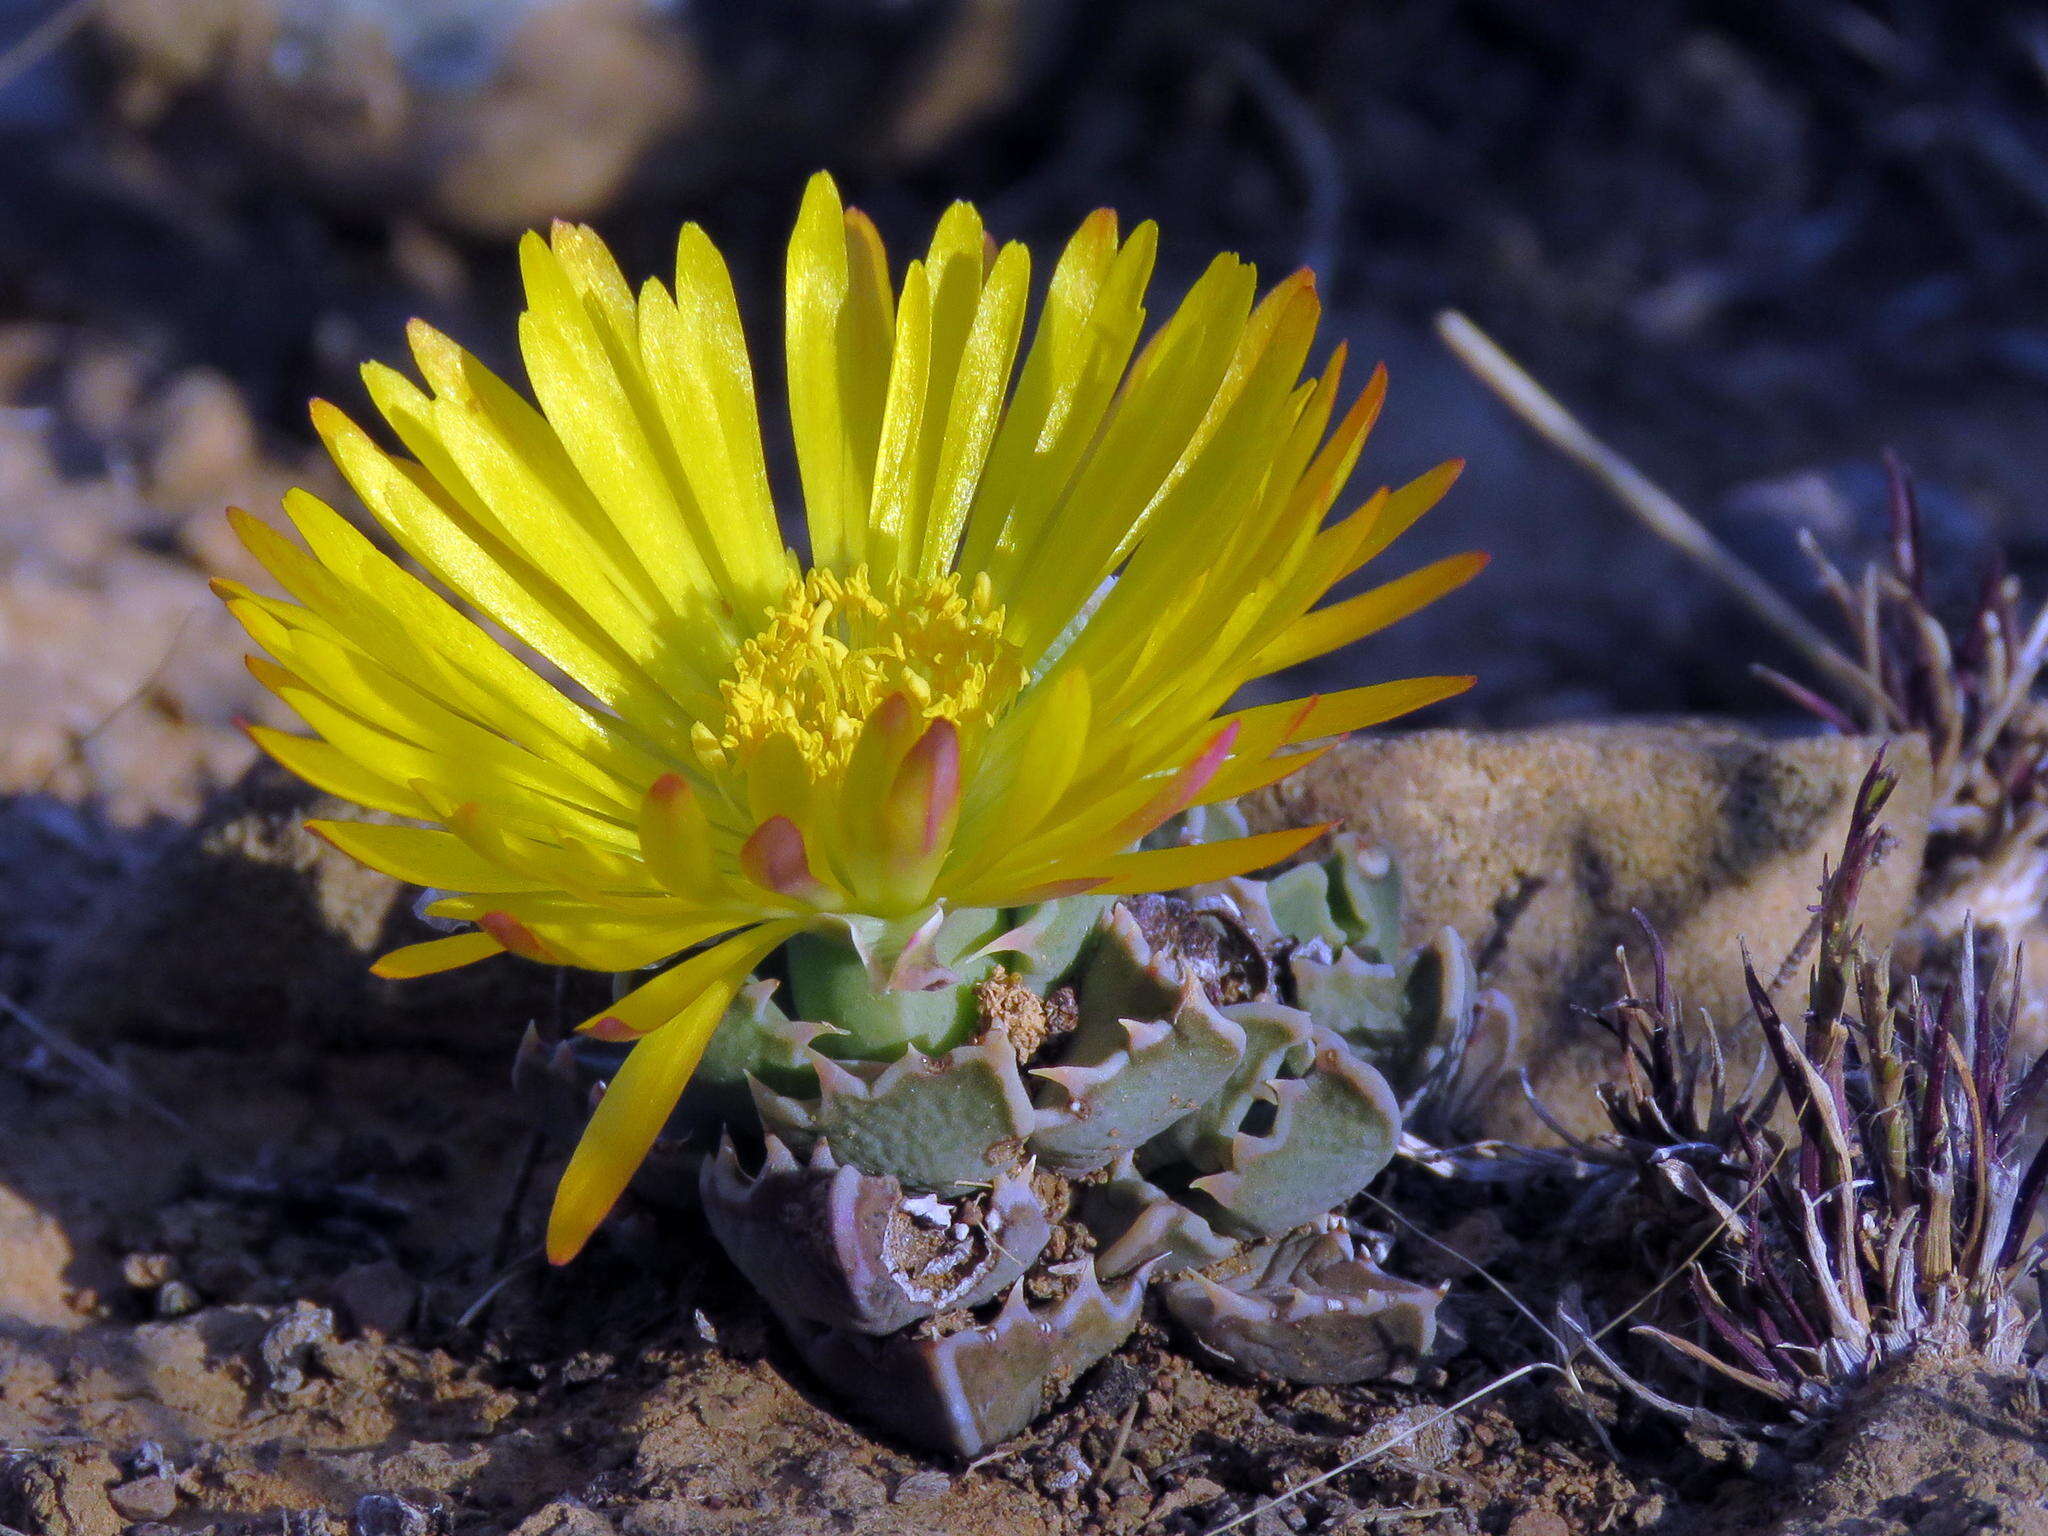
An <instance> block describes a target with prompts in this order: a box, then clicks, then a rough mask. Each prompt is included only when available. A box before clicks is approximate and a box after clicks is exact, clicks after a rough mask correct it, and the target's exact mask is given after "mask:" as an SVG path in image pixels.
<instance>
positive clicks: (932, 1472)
mask: <svg viewBox="0 0 2048 1536" xmlns="http://www.w3.org/2000/svg"><path fill="white" fill-rule="evenodd" d="M952 1491H953V1479H952V1478H951V1477H949V1476H947V1475H946V1474H945V1473H944V1472H941V1471H939V1470H938V1469H937V1468H936V1467H927V1468H926V1469H925V1470H924V1471H922V1472H912V1473H910V1474H909V1475H908V1476H906V1477H904V1478H902V1479H901V1480H899V1481H898V1482H897V1484H896V1491H895V1492H894V1493H893V1494H891V1495H890V1497H891V1498H893V1499H894V1500H895V1501H896V1502H897V1503H898V1504H918V1503H922V1502H924V1501H925V1500H926V1499H943V1498H944V1497H945V1496H946V1495H947V1494H949V1493H951V1492H952Z"/></svg>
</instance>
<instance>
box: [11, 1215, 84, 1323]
mask: <svg viewBox="0 0 2048 1536" xmlns="http://www.w3.org/2000/svg"><path fill="white" fill-rule="evenodd" d="M71 1259H72V1252H71V1240H70V1238H69V1237H68V1236H66V1235H65V1232H64V1229H63V1227H61V1226H60V1225H58V1223H57V1222H56V1220H55V1219H54V1218H52V1217H51V1216H50V1215H49V1213H48V1212H46V1211H43V1210H40V1209H38V1208H37V1207H36V1206H33V1205H31V1204H29V1202H28V1201H26V1200H24V1199H23V1198H22V1197H21V1196H20V1195H18V1194H16V1193H15V1192H14V1191H13V1190H12V1189H9V1188H7V1187H6V1186H5V1185H0V1335H4V1334H6V1333H7V1332H8V1331H9V1329H10V1328H11V1327H19V1326H22V1325H26V1326H28V1327H31V1328H64V1329H70V1328H79V1327H83V1326H84V1324H85V1321H86V1320H85V1318H84V1317H83V1316H82V1315H80V1314H79V1312H77V1311H76V1310H75V1309H74V1308H73V1307H72V1305H71V1298H70V1292H71V1287H70V1284H69V1282H68V1281H67V1280H66V1271H68V1270H69V1268H70V1267H71Z"/></svg>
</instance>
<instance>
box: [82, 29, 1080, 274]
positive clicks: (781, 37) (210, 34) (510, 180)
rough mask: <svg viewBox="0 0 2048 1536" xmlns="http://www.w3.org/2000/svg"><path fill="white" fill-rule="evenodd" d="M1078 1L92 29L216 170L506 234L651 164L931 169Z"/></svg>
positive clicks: (1011, 83) (1037, 59)
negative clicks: (193, 123)
mask: <svg viewBox="0 0 2048 1536" xmlns="http://www.w3.org/2000/svg"><path fill="white" fill-rule="evenodd" d="M1074 10H1075V8H1074V7H1072V6H1071V5H1070V4H1068V3H1065V0H1060V3H1034V0H799V3H797V4H793V5H785V6H771V7H751V6H746V5H724V6H690V5H678V4H675V3H673V0H417V3H408V0H199V3H196V4H195V3H193V0H105V3H104V4H102V5H100V6H98V7H96V9H95V14H94V19H93V23H92V25H93V27H94V29H95V31H96V33H97V35H98V37H99V40H100V42H101V44H102V47H103V50H104V51H105V52H106V54H107V55H108V56H109V58H110V61H111V63H112V70H111V78H112V85H111V99H112V105H113V108H114V111H115V113H116V115H117V116H118V117H119V118H121V119H122V120H123V121H124V122H125V123H126V124H128V125H130V126H131V127H134V128H137V129H141V130H143V131H145V132H146V131H149V130H152V129H154V128H155V127H156V126H158V125H159V124H160V123H161V122H163V121H165V120H167V119H168V118H170V116H171V114H172V113H173V112H174V111H176V110H177V109H179V108H181V107H188V106H189V107H197V108H198V109H199V110H200V111H202V112H204V113H207V114H210V115H211V116H213V117H214V118H216V119H217V120H218V122H219V123H220V124H221V126H222V127H223V128H224V129H225V131H224V132H217V133H214V134H212V135H209V136H207V139H206V143H205V147H204V150H203V153H205V154H206V155H207V156H209V157H210V159H211V160H212V161H213V162H215V163H211V164H208V165H206V166H205V167H204V170H206V171H209V172H212V173H215V174H216V176H217V174H218V172H219V171H220V169H221V164H220V163H219V162H225V163H227V164H229V165H232V166H235V167H236V168H238V169H240V170H242V171H245V172H253V173H255V174H256V175H258V176H261V177H266V178H268V179H272V180H280V179H282V180H288V181H289V183H290V185H291V189H292V191H293V192H294V193H297V194H299V195H306V194H308V193H310V194H311V195H312V196H313V197H314V198H315V199H316V200H318V201H322V202H325V203H327V204H329V205H332V206H336V207H339V208H343V209H347V210H350V211H353V212H356V213H366V214H371V215H374V216H377V217H380V218H396V219H398V220H400V221H401V222H402V221H405V220H409V219H414V218H421V219H427V220H431V221H434V222H437V223H439V224H441V225H443V226H446V227H449V228H451V229H455V230H459V231H462V232H465V233H470V234H483V235H491V236H500V237H502V236H504V235H508V234H512V233H516V232H517V231H519V230H522V229H525V228H528V227H531V226H534V225H544V224H545V223H546V222H547V221H548V220H550V219H553V218H589V217H593V216H595V215H597V214H599V213H602V212H603V211H605V210H606V209H607V208H610V207H611V206H613V205H614V204H615V203H617V202H619V201H621V199H622V194H624V193H625V192H626V191H627V190H628V189H629V188H630V187H632V186H633V185H634V184H635V183H636V182H637V181H640V180H642V179H645V180H648V181H650V182H654V183H658V184H660V185H662V186H664V187H666V188H669V189H674V188H676V187H690V188H699V189H701V188H709V187H715V186H719V185H720V184H721V182H722V181H724V180H726V179H729V178H731V177H733V176H734V175H736V174H741V175H744V174H747V173H755V174H758V173H759V172H760V171H761V170H762V169H763V168H764V167H772V168H773V169H774V170H775V171H776V172H777V173H778V174H780V175H783V176H787V175H790V174H792V173H793V172H794V171H796V170H809V169H812V168H814V167H815V166H816V165H818V164H822V163H826V162H828V161H829V162H830V163H831V164H833V165H835V166H838V167H840V168H842V169H846V168H850V167H854V166H858V165H863V164H865V165H872V166H876V167H888V168H896V169H900V168H903V167H905V166H909V165H915V164H918V163H921V162H924V161H927V160H929V159H931V158H932V157H933V156H935V155H937V154H938V153H940V152H941V151H943V150H946V149H948V148H950V147H952V146H953V145H954V144H955V143H956V142H957V141H958V140H959V138H960V137H961V136H962V135H963V134H964V133H966V132H967V131H968V130H969V129H971V128H973V127H975V126H977V125H978V124H980V123H983V122H985V121H987V120H988V119H989V118H990V117H991V116H993V115H995V114H997V113H999V112H1001V111H1002V110H1003V109H1005V108H1006V107H1008V106H1010V105H1011V104H1013V103H1015V102H1017V101H1018V100H1020V99H1021V98H1022V97H1023V96H1024V95H1025V93H1026V90H1027V87H1028V86H1029V84H1030V82H1031V81H1033V80H1034V79H1037V78H1038V77H1039V76H1040V75H1041V74H1042V73H1043V71H1044V70H1045V69H1046V68H1047V67H1048V66H1049V64H1050V62H1051V61H1052V60H1054V59H1055V58H1056V57H1057V44H1058V43H1059V42H1060V40H1062V39H1063V38H1065V37H1066V36H1067V35H1068V34H1069V30H1070V28H1071V24H1072V13H1073V11H1074ZM181 152H182V151H181ZM280 172H282V173H283V175H282V177H280V174H279V173H280ZM417 249H418V248H417V245H416V244H415V245H414V246H413V248H412V250H411V251H410V252H404V253H401V257H402V258H405V257H407V256H410V255H416V254H417ZM406 264H408V265H409V264H410V262H409V261H408V262H407V263H406ZM431 286H433V287H435V288H446V287H447V286H448V285H447V284H445V283H441V282H438V281H437V282H436V283H434V284H433V285H431Z"/></svg>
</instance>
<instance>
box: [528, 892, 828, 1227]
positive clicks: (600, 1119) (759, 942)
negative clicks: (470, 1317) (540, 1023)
mask: <svg viewBox="0 0 2048 1536" xmlns="http://www.w3.org/2000/svg"><path fill="white" fill-rule="evenodd" d="M796 927H797V925H796V924H795V923H791V922H782V923H764V924H763V925H762V926H760V927H758V928H754V929H750V930H749V931H747V932H745V933H740V934H735V935H734V936H733V937H731V938H729V939H727V940H725V941H724V942H723V943H721V944H718V945H716V946H714V947H713V948H711V949H708V950H705V951H704V952H703V953H702V954H699V955H692V956H691V957H690V958H689V959H688V960H685V961H684V962H683V963H682V964H680V965H677V966H673V967H671V968H670V969H669V970H666V971H664V972H662V973H661V975H659V976H657V977H655V978H654V979H653V980H652V981H650V982H648V983H646V984H645V985H644V986H641V987H639V988H638V989H636V990H635V991H633V992H631V993H629V994H627V996H625V997H623V998H621V999H619V1001H618V1002H617V1003H616V1004H615V1005H614V1006H613V1007H612V1008H610V1009H609V1010H607V1011H606V1013H604V1014H602V1015H600V1016H599V1019H606V1020H610V1021H611V1022H612V1023H613V1024H616V1025H623V1026H624V1027H626V1028H627V1029H628V1030H630V1031H633V1032H636V1033H639V1034H641V1035H643V1037H644V1038H642V1039H641V1040H640V1042H639V1044H637V1045H635V1046H634V1047H633V1049H632V1050H631V1051H630V1052H628V1053H627V1055H626V1059H625V1061H624V1063H623V1064H622V1065H621V1066H620V1067H619V1070H618V1073H617V1074H616V1075H615V1076H614V1077H613V1078H612V1080H611V1084H610V1086H609V1087H608V1088H607V1089H606V1090H605V1095H604V1097H603V1098H602V1099H600V1100H598V1103H597V1108H596V1110H595V1111H594V1112H593V1113H592V1114H591V1117H590V1124H589V1125H588V1126H587V1127H585V1129H584V1132H583V1139H582V1140H580V1141H579V1142H577V1143H576V1150H575V1152H573V1153H572V1154H571V1155H570V1158H569V1166H568V1167H567V1168H565V1169H564V1170H563V1171H562V1181H561V1183H560V1184H558V1185H557V1186H556V1188H555V1204H554V1209H553V1210H552V1211H550V1212H549V1214H548V1235H547V1249H548V1261H549V1262H550V1263H553V1264H566V1263H568V1262H569V1260H571V1259H573V1258H575V1257H576V1255H577V1253H579V1252H580V1251H581V1250H582V1248H583V1245H584V1243H585V1242H587V1241H588V1240H589V1238H590V1234H591V1233H592V1232H594V1231H596V1230H597V1225H598V1223H599V1222H601V1221H603V1220H604V1219H605V1217H606V1216H607V1215H609V1214H610V1213H611V1208H612V1207H613V1206H614V1205H616V1204H617V1203H618V1199H619V1196H620V1195H622V1194H624V1193H625V1189H626V1185H627V1183H628V1182H629V1181H630V1180H631V1179H632V1177H633V1174H634V1171H635V1170H636V1169H638V1168H639V1166H640V1164H641V1163H642V1162H643V1161H644V1160H645V1159H646V1156H647V1153H648V1151H649V1149H650V1148H652V1147H653V1145H654V1140H655V1138H656V1137H657V1136H659V1135H660V1134H661V1128H662V1126H663V1125H664V1124H665V1123H667V1120H668V1117H669V1115H670V1114H671V1113H673V1112H674V1110H675V1107H676V1100H677V1099H679V1098H680V1097H682V1092H683V1088H684V1086H685V1085H686V1084H688V1082H689V1080H690V1074H691V1073H693V1072H695V1071H696V1070H697V1063H698V1061H700V1060H701V1059H702V1058H703V1055H704V1047H705V1046H706V1045H707V1044H709V1043H710V1040H711V1036H712V1033H713V1032H714V1031H715V1030H716V1029H717V1028H718V1021H719V1020H720V1018H722V1017H723V1016H724V1014H725V1010H726V1006H727V1005H728V1004H729V1003H730V1002H731V1001H732V999H733V996H734V994H735V993H737V992H738V991H739V989H740V985H741V983H742V982H744V981H745V980H746V976H747V973H748V972H749V971H751V970H752V969H753V968H754V966H755V965H757V964H758V963H759V962H760V960H761V957H762V956H763V955H765V954H767V953H768V951H770V950H771V949H773V948H774V947H775V946H776V945H778V944H780V943H781V942H782V941H783V940H784V939H786V938H788V937H789V936H790V934H791V933H793V932H794V931H795V930H796ZM650 1021H651V1022H650ZM597 1022H598V1020H592V1021H591V1023H592V1025H595V1024H596V1023H597ZM643 1025H644V1026H645V1027H644V1028H643Z"/></svg>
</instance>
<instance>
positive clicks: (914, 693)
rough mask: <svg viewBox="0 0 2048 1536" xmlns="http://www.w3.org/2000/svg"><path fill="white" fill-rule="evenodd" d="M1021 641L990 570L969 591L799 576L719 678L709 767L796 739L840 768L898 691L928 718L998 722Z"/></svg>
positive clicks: (862, 576)
mask: <svg viewBox="0 0 2048 1536" xmlns="http://www.w3.org/2000/svg"><path fill="white" fill-rule="evenodd" d="M1025 677H1026V673H1025V669H1024V663H1023V659H1022V656H1021V654H1020V653H1019V651H1018V649H1017V647H1016V646H1014V645H1012V644H1011V643H1010V642H1009V641H1007V640H1005V639H1004V638H1003V610H1002V608H1001V607H1000V606H999V605H998V604H997V603H996V601H995V596H994V592H993V590H992V589H991V587H990V584H989V579H988V577H986V576H977V577H975V578H974V581H973V584H972V586H970V587H969V589H968V590H967V591H966V592H965V593H962V592H961V590H960V577H959V576H958V575H947V576H942V577H940V578H939V579H938V580H936V581H926V580H921V579H919V578H917V577H915V576H906V575H904V574H902V573H900V572H892V573H891V574H890V575H889V576H888V577H887V578H886V579H885V580H884V581H883V582H882V583H881V588H880V590H879V591H877V590H876V588H875V585H874V584H873V583H872V582H871V581H870V579H869V577H868V571H867V567H866V566H857V567H855V569H854V570H853V572H852V573H851V574H850V575H846V576H840V575H838V574H836V573H835V572H832V571H817V570H814V571H811V572H809V573H807V574H806V575H804V576H801V577H791V578H790V583H789V587H788V589H787V590H786V591H785V592H784V594H783V598H782V602H781V603H780V604H779V605H777V606H776V607H775V608H774V609H772V610H771V611H770V612H769V615H768V621H767V623H766V624H765V625H763V626H762V629H761V632H760V633H759V634H758V635H756V636H755V637H754V638H753V639H751V640H749V641H747V642H746V644H745V645H743V646H741V647H740V651H739V654H738V656H737V657H736V658H735V659H734V666H733V676H732V677H731V678H729V679H728V680H726V681H725V682H724V683H722V684H721V685H720V687H721V690H722V692H723V693H724V695H725V719H724V720H723V722H721V723H720V724H719V725H718V726H717V727H715V728H714V727H713V726H710V725H706V724H699V725H698V726H697V727H696V729H695V731H694V732H693V733H692V739H693V742H694V744H695V746H696V748H697V753H698V756H699V758H700V759H701V760H702V762H703V763H704V766H705V767H706V768H707V769H713V768H726V767H745V766H746V765H747V764H748V763H749V762H751V761H752V759H753V757H754V756H755V754H756V753H758V752H759V751H760V750H761V749H762V748H763V747H764V746H766V745H767V744H768V743H769V742H770V741H772V740H775V739H776V738H781V739H783V740H786V741H788V742H790V743H791V744H793V745H794V746H795V747H796V749H797V755H798V757H799V758H800V759H801V760H802V762H803V764H804V767H805V769H806V770H807V771H808V772H809V774H810V776H811V778H812V780H813V781H814V782H815V781H817V780H819V779H823V778H826V777H828V776H831V775H835V774H838V773H840V772H842V771H844V769H845V767H846V764H847V760H848V759H849V758H850V757H852V755H853V748H854V744H855V743H856V742H857V741H859V739H860V732H861V726H862V724H863V723H864V722H865V721H866V720H867V718H868V717H869V715H871V714H872V713H873V712H874V711H875V709H876V708H877V707H879V706H880V704H881V703H882V701H883V700H884V699H886V698H888V697H889V696H890V695H891V694H895V693H900V694H902V695H903V696H904V697H905V698H907V699H908V700H909V701H910V703H911V706H912V707H913V709H915V710H916V712H917V715H918V718H919V721H920V723H922V722H924V721H930V720H938V719H946V720H950V721H952V722H953V723H954V724H955V725H958V726H960V727H961V728H962V729H964V730H970V731H971V730H978V729H980V728H983V727H986V726H989V725H991V724H993V723H994V722H995V720H996V718H997V717H998V716H999V715H1000V714H1002V712H1003V710H1004V709H1005V708H1007V707H1008V705H1009V703H1010V701H1011V700H1012V699H1014V698H1015V697H1016V695H1017V692H1018V690H1019V689H1021V688H1022V687H1023V686H1024V682H1025Z"/></svg>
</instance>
